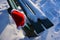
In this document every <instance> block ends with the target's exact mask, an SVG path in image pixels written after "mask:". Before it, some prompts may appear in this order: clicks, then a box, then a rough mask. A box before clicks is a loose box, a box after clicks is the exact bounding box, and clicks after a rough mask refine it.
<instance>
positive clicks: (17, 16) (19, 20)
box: [11, 10, 25, 27]
mask: <svg viewBox="0 0 60 40" xmlns="http://www.w3.org/2000/svg"><path fill="white" fill-rule="evenodd" d="M11 15H12V17H13V19H14V21H15V23H16V25H17V27H19V26H23V25H24V23H25V16H24V14H23V13H21V12H20V11H17V10H13V11H12V12H11Z"/></svg>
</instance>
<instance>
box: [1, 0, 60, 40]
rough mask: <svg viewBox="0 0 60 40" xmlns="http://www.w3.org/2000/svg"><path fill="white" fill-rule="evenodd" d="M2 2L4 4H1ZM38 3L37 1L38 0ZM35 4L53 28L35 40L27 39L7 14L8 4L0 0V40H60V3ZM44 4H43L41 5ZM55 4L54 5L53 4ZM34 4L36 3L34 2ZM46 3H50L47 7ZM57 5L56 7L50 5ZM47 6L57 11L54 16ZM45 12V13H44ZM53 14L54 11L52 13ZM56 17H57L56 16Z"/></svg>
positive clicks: (32, 39) (33, 39)
mask: <svg viewBox="0 0 60 40" xmlns="http://www.w3.org/2000/svg"><path fill="white" fill-rule="evenodd" d="M3 1H4V2H3ZM38 1H39V0H38ZM38 1H37V4H38V5H39V6H40V8H41V10H42V11H43V12H44V13H45V15H46V16H47V17H48V18H49V19H50V20H51V21H52V22H53V23H54V26H53V27H51V28H50V29H48V30H45V31H44V32H42V33H41V34H39V36H38V37H36V38H28V37H25V36H24V32H23V30H22V29H20V30H17V28H16V24H15V22H14V20H13V19H12V17H11V16H10V15H9V14H8V12H7V8H8V7H9V6H8V3H7V1H6V0H0V40H60V7H59V5H60V3H59V4H58V2H60V1H59V0H58V1H57V0H56V1H54V0H51V1H50V2H49V1H46V0H44V1H42V0H41V1H40V2H41V3H38ZM42 2H44V3H42ZM55 2H56V3H55ZM35 3H36V2H35ZM47 3H51V4H50V5H48V4H47ZM53 4H54V5H55V6H56V5H57V4H58V5H57V6H56V7H54V6H51V5H53ZM48 6H51V7H50V8H52V7H53V9H54V10H56V11H57V10H58V11H59V12H58V11H57V12H56V11H55V12H56V13H55V15H54V14H53V13H52V12H51V11H50V10H53V9H50V8H49V7H48ZM46 11H47V12H46ZM53 12H54V11H53ZM56 15H57V16H56Z"/></svg>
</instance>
